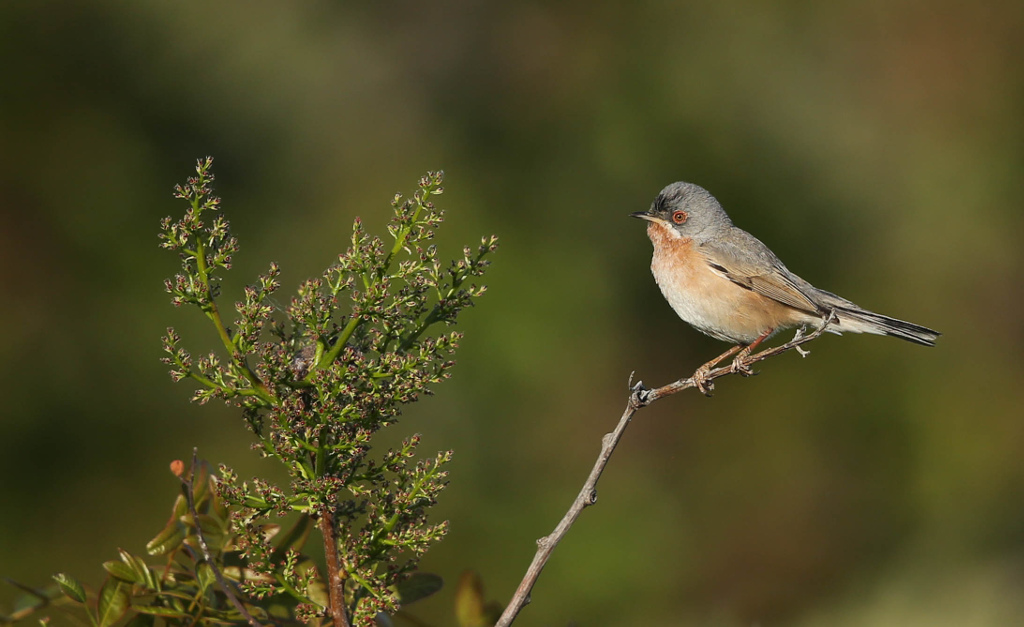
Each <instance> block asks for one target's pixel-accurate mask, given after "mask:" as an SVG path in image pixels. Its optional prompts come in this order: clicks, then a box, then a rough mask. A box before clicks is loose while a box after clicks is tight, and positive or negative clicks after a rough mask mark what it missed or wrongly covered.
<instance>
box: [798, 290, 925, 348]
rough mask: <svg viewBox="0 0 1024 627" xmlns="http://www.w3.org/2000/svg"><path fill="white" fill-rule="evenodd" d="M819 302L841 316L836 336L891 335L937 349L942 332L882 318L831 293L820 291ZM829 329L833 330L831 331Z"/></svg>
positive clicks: (880, 315) (835, 329) (886, 317)
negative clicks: (857, 334)
mask: <svg viewBox="0 0 1024 627" xmlns="http://www.w3.org/2000/svg"><path fill="white" fill-rule="evenodd" d="M817 292H818V296H819V302H821V303H822V304H823V305H824V306H826V307H832V308H834V309H835V310H836V315H838V316H839V322H838V324H836V325H835V328H834V331H835V332H837V333H843V332H850V333H873V334H875V335H890V336H892V337H898V338H900V339H901V340H906V341H908V342H913V343H914V344H921V345H922V346H935V340H937V339H938V338H939V336H940V335H942V334H941V333H939V332H938V331H936V330H934V329H929V328H928V327H923V326H921V325H919V324H914V323H913V322H906V321H903V320H897V319H896V318H890V317H889V316H883V315H882V314H877V313H875V312H873V311H868V310H867V309H863V308H861V307H859V306H857V305H855V304H854V303H851V302H850V301H848V300H846V299H845V298H843V297H842V296H837V295H835V294H833V293H832V292H826V291H825V290H817ZM830 330H832V329H831V328H830Z"/></svg>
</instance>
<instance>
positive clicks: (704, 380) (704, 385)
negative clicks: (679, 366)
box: [693, 364, 715, 396]
mask: <svg viewBox="0 0 1024 627" xmlns="http://www.w3.org/2000/svg"><path fill="white" fill-rule="evenodd" d="M709 372H711V368H710V367H709V366H708V364H704V365H703V366H701V367H700V368H697V371H696V372H694V373H693V384H694V385H696V386H697V389H698V390H700V393H701V394H703V395H704V396H711V392H712V390H714V389H715V382H714V381H710V380H709V379H708V373H709Z"/></svg>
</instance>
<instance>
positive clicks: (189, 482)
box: [178, 448, 263, 627]
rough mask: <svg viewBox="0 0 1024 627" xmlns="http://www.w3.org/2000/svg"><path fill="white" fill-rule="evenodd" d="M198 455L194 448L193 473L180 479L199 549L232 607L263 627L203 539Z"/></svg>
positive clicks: (254, 623) (249, 620) (183, 475)
mask: <svg viewBox="0 0 1024 627" xmlns="http://www.w3.org/2000/svg"><path fill="white" fill-rule="evenodd" d="M198 454H199V449H197V448H193V449H192V472H191V474H190V475H189V477H188V479H186V478H185V474H186V473H182V474H181V475H180V476H179V477H178V479H180V480H181V485H182V487H183V488H185V489H184V490H183V492H184V493H185V500H187V501H188V511H189V513H191V514H192V522H194V523H195V524H196V538H198V539H199V548H200V549H202V551H203V557H204V558H205V559H206V563H207V564H208V565H209V566H210V570H212V571H213V576H214V577H216V578H217V585H219V586H220V589H221V590H223V591H224V594H225V595H226V596H227V597H228V601H231V605H234V606H235V609H236V610H238V613H239V614H241V615H242V616H243V617H244V618H245V620H247V621H248V622H249V624H250V625H252V627H263V626H262V625H261V624H260V623H259V622H258V621H257V620H256V619H255V618H253V617H252V614H250V613H249V612H248V611H247V610H246V609H245V606H244V605H242V602H241V601H239V600H238V597H236V596H235V592H234V590H232V589H231V586H229V585H228V582H227V580H226V579H225V578H224V575H223V574H222V573H221V572H220V569H219V568H217V564H216V562H214V561H213V556H212V555H211V554H210V547H209V546H208V545H207V544H206V538H204V537H203V530H202V528H201V527H200V525H199V512H197V511H196V500H195V497H194V496H193V490H194V489H195V486H194V484H193V482H194V480H195V475H196V457H197V456H198Z"/></svg>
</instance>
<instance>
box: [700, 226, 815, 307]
mask: <svg viewBox="0 0 1024 627" xmlns="http://www.w3.org/2000/svg"><path fill="white" fill-rule="evenodd" d="M698 250H699V251H700V252H701V253H702V255H703V256H704V259H705V261H706V262H707V264H708V265H709V266H711V269H712V270H714V271H716V272H718V273H719V274H721V275H723V276H725V277H726V278H727V279H729V280H730V281H732V282H733V283H735V284H736V285H739V286H740V287H742V288H744V289H748V290H752V291H754V292H757V293H758V294H761V295H762V296H767V297H768V298H771V299H772V300H775V301H778V302H780V303H782V304H783V305H788V306H790V307H793V308H794V309H799V310H801V311H806V312H808V313H814V314H816V313H820V311H821V307H819V306H818V305H817V304H815V302H814V301H813V300H812V299H811V297H810V296H808V294H809V293H813V291H812V290H813V289H814V288H813V287H811V285H810V284H809V283H807V281H804V280H803V279H801V278H800V277H798V276H796V275H795V274H793V273H792V272H790V271H789V269H787V268H786V266H785V265H784V264H783V263H782V262H781V261H780V260H779V258H778V257H776V256H775V253H773V252H772V251H771V250H770V249H769V248H768V247H767V246H765V245H764V244H763V243H761V240H759V239H757V238H756V237H754V236H753V235H751V234H749V233H747V232H746V231H744V230H742V229H739V228H736V227H733V228H732V229H730V233H729V236H728V237H722V238H718V239H716V240H715V241H706V242H703V243H701V244H700V245H699V246H698Z"/></svg>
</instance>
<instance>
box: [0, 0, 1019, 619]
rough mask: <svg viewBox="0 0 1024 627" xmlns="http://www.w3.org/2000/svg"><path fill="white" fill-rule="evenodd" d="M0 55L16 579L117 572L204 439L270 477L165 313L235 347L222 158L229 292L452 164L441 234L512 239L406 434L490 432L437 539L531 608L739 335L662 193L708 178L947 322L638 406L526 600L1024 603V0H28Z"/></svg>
mask: <svg viewBox="0 0 1024 627" xmlns="http://www.w3.org/2000/svg"><path fill="white" fill-rule="evenodd" d="M0 60H2V61H3V68H4V70H3V84H2V86H0V207H2V213H0V264H2V268H3V270H2V272H0V281H2V283H0V287H2V294H3V304H2V306H0V369H2V370H0V397H2V399H3V400H2V409H0V412H2V413H0V575H3V576H9V577H13V578H16V579H18V580H19V581H22V582H25V583H29V584H42V583H45V582H46V581H47V580H48V577H49V575H50V574H51V573H53V572H56V571H59V570H60V571H67V572H69V573H71V574H72V575H74V576H76V577H79V578H81V579H83V580H85V581H88V582H92V583H97V582H98V581H99V580H100V578H101V574H102V571H101V569H100V567H99V565H100V563H101V562H102V561H103V560H106V559H111V558H114V557H115V555H116V553H115V551H116V548H117V547H124V548H126V549H129V550H131V551H133V552H142V550H143V545H144V543H145V541H146V540H148V539H149V538H150V537H151V536H152V535H154V534H155V532H156V531H157V530H159V529H160V528H161V526H162V524H163V522H164V521H165V520H166V517H167V515H168V514H169V508H170V502H171V500H172V499H173V496H174V494H175V493H176V491H177V481H176V479H175V478H174V477H173V476H172V475H171V474H170V473H169V472H168V470H167V464H168V462H169V461H170V460H172V459H174V458H184V457H187V456H188V455H189V454H190V452H191V448H192V446H198V447H199V451H200V454H201V455H202V456H203V457H206V458H208V459H210V460H212V461H215V462H219V461H223V462H227V463H229V464H231V465H233V466H234V467H235V468H236V469H238V470H239V471H240V473H241V474H242V475H243V476H246V475H252V474H255V473H261V474H266V473H267V472H269V470H268V466H267V464H266V463H265V462H262V461H261V460H259V459H257V458H256V456H255V454H253V453H252V452H250V451H249V449H248V445H249V441H250V438H249V434H248V432H247V431H246V430H245V429H244V427H243V424H242V421H241V420H240V418H239V416H238V414H237V412H235V411H231V410H229V409H226V408H224V407H217V406H214V405H210V406H204V407H199V406H193V405H190V404H189V403H188V400H187V399H188V397H189V395H190V388H189V386H188V385H186V384H181V385H174V384H172V383H171V381H170V379H169V378H168V376H167V373H166V370H167V369H166V367H164V366H163V365H162V364H160V363H159V361H158V359H159V357H160V341H159V338H160V335H161V333H162V332H163V331H164V329H165V327H167V326H168V325H174V326H176V327H177V328H178V329H179V331H180V332H181V333H182V335H183V336H184V337H185V343H186V345H187V346H189V347H190V348H192V349H193V350H194V351H195V352H201V351H202V350H203V349H206V348H208V347H211V346H214V343H213V342H214V339H215V338H214V335H213V333H212V331H211V329H209V328H207V324H206V323H205V321H204V320H203V319H201V316H200V315H199V314H198V313H197V312H194V311H187V310H176V309H174V308H172V307H171V306H170V304H169V297H168V296H167V295H165V294H164V293H163V290H162V280H163V278H164V277H166V276H169V275H171V274H172V273H173V272H174V271H175V267H176V260H175V259H174V258H173V256H172V255H169V254H166V253H164V252H163V251H161V250H159V249H158V248H157V239H156V233H157V228H158V221H159V219H160V218H162V217H164V216H166V215H178V214H179V213H180V212H181V211H182V209H183V205H182V204H181V203H180V201H175V200H173V199H172V197H171V191H172V186H173V185H174V184H175V183H177V182H181V181H183V180H184V178H185V177H186V176H188V174H189V173H190V172H191V171H192V168H193V167H194V163H195V159H196V158H198V157H202V156H205V155H208V154H209V155H213V156H215V158H216V160H217V161H216V166H215V167H216V172H217V175H218V192H219V194H220V195H221V196H222V197H223V198H224V206H225V209H226V211H227V213H228V214H229V217H230V218H231V219H232V220H233V224H234V229H235V232H236V234H237V235H238V236H239V238H240V239H241V243H242V251H241V253H240V254H239V255H238V256H237V257H236V266H235V270H234V271H233V272H232V273H231V275H229V280H228V281H227V282H226V283H225V297H226V298H227V299H229V302H232V301H233V300H234V299H236V298H238V296H239V294H240V290H241V286H242V285H244V284H245V283H246V282H248V281H251V280H252V279H253V277H254V276H255V274H256V273H257V272H259V271H262V270H263V269H265V267H266V264H267V263H268V262H269V261H271V260H275V261H278V262H280V263H281V264H282V266H283V268H284V276H283V283H284V286H285V288H284V289H283V290H282V292H281V293H280V297H281V299H282V300H283V301H286V300H287V298H288V294H289V293H290V292H291V291H292V290H294V288H295V286H297V284H298V283H299V282H300V281H301V280H302V279H304V278H306V277H309V276H312V275H315V274H317V273H318V272H319V271H320V270H321V269H322V268H323V267H324V266H326V265H327V264H328V263H330V262H331V261H332V260H333V259H334V258H335V255H336V253H338V252H340V251H341V250H343V249H344V248H345V246H346V242H347V238H348V233H349V229H350V226H351V221H352V219H353V217H354V216H356V215H361V216H363V217H364V219H365V220H366V222H367V223H368V225H369V226H370V227H371V228H373V229H376V231H377V232H382V226H383V224H384V221H385V220H386V218H387V215H388V211H389V205H388V203H389V201H390V199H391V196H392V194H394V193H395V192H396V191H403V192H408V191H411V190H412V189H413V188H414V184H415V181H416V178H417V177H418V176H419V175H420V174H422V173H423V172H425V171H426V170H428V169H437V168H443V169H445V170H446V172H447V175H448V176H447V185H446V189H447V192H446V194H445V196H444V197H443V198H442V202H443V203H444V204H443V206H444V207H445V208H446V209H447V210H448V223H447V224H446V226H445V228H444V229H443V230H442V234H441V237H440V245H441V247H442V249H445V250H448V251H450V252H451V253H453V254H454V253H457V252H458V251H459V250H460V247H461V245H462V244H463V243H474V242H476V241H477V240H478V237H479V236H480V235H483V234H490V233H496V234H498V235H499V236H500V237H501V239H502V248H501V249H500V251H499V253H498V254H497V255H496V256H495V257H494V266H493V268H492V271H491V272H490V274H489V276H488V277H487V278H488V281H487V282H488V284H489V285H490V288H491V289H490V291H489V292H488V294H487V295H486V296H485V297H484V298H483V299H482V300H481V302H480V305H479V306H478V307H477V308H475V309H473V310H470V311H468V312H467V313H466V315H465V317H464V319H465V324H464V325H463V327H462V328H463V330H464V331H465V332H466V339H465V341H464V342H463V346H464V348H463V350H462V351H461V355H460V357H459V366H458V367H457V368H456V370H455V376H454V379H453V380H452V381H451V382H449V383H447V384H444V385H442V386H441V387H440V388H439V389H438V393H437V395H436V396H434V397H431V398H427V399H425V400H423V401H422V402H420V403H418V404H416V405H413V406H411V407H409V409H408V411H407V412H406V415H405V418H404V420H403V422H401V423H400V425H399V426H398V427H396V428H395V436H396V437H397V435H400V434H402V433H411V432H422V433H424V434H425V437H424V445H423V452H424V453H425V454H429V452H430V451H431V450H436V449H442V448H453V449H455V451H456V458H455V461H454V462H453V464H452V467H451V486H450V488H449V489H448V490H447V491H446V492H445V494H444V495H443V497H442V502H441V504H440V505H439V506H438V508H437V516H439V517H441V516H443V517H447V518H449V519H450V520H451V523H452V526H451V529H452V531H451V534H450V535H449V537H448V538H447V539H446V540H444V541H443V542H442V543H441V544H439V545H438V546H437V547H436V548H435V549H434V550H433V551H432V552H431V553H430V554H429V555H428V556H427V558H426V560H425V561H424V564H423V567H424V568H425V569H427V570H430V571H433V572H437V573H440V574H442V575H443V576H445V578H446V579H447V580H448V581H449V582H454V581H455V580H456V579H457V577H458V574H459V573H460V572H461V571H462V570H464V569H467V568H474V569H477V570H478V571H480V573H481V574H482V576H483V578H484V581H485V582H486V585H487V593H488V596H489V597H492V598H495V599H497V600H500V601H501V602H503V603H504V602H506V601H507V600H508V598H509V596H510V595H511V593H512V591H513V590H514V588H515V586H516V584H517V583H518V581H519V579H520V578H521V576H522V574H523V572H524V571H525V568H526V566H527V564H528V563H529V560H530V559H531V557H532V555H533V552H534V540H535V539H536V538H537V537H539V536H541V535H544V534H546V533H548V532H549V531H550V530H551V529H552V528H553V526H554V525H555V523H556V522H557V521H558V519H559V518H560V517H561V515H562V513H563V512H564V510H565V508H566V507H567V506H568V505H569V503H570V501H571V500H572V499H573V497H574V496H575V495H576V492H577V490H578V489H579V487H580V485H581V483H582V481H583V479H584V478H585V476H586V474H587V472H588V471H589V469H590V466H591V464H592V463H593V461H594V459H595V457H596V454H597V451H598V448H599V444H600V437H601V435H602V434H604V433H605V432H606V431H608V430H610V429H611V428H612V426H613V425H614V423H615V421H616V420H617V418H618V416H619V414H620V412H621V410H622V408H623V405H624V401H625V398H626V394H627V392H626V385H627V379H628V377H629V374H630V372H632V371H634V370H635V371H636V373H637V376H638V377H640V378H642V379H643V380H644V381H645V382H646V383H648V384H652V385H653V384H662V383H666V382H668V381H670V380H672V379H674V378H676V377H679V376H682V375H686V374H689V373H690V372H692V371H693V369H694V368H695V367H696V366H697V365H699V364H700V363H702V362H703V361H705V360H706V359H708V358H710V357H711V356H713V355H716V354H718V353H719V352H720V351H721V350H722V349H723V348H724V345H722V344H720V343H718V342H715V341H714V340H710V339H708V338H705V337H703V336H701V335H699V334H698V333H697V332H695V331H693V330H691V329H690V328H689V327H687V326H686V325H684V324H683V323H682V322H680V321H679V320H678V319H677V318H676V317H675V315H674V314H673V313H672V311H671V310H670V309H669V307H668V305H667V304H665V302H664V301H663V300H662V298H661V296H660V294H659V293H658V290H657V287H656V286H655V284H654V282H653V280H652V278H651V276H650V272H649V270H648V264H649V258H650V244H649V242H648V241H647V239H646V237H645V234H644V229H643V225H642V224H640V223H638V222H636V221H634V220H630V219H628V218H627V217H626V216H627V214H628V213H630V212H632V211H636V210H639V209H644V208H646V207H647V205H648V204H649V203H650V201H651V200H652V199H653V198H654V196H655V194H656V193H657V192H658V191H659V190H660V189H661V188H662V187H663V186H664V185H666V184H667V183H670V182H672V181H676V180H687V181H692V182H695V183H698V184H700V185H702V186H704V187H706V188H708V189H709V190H711V192H712V193H714V194H715V195H716V196H717V197H718V199H719V200H720V201H721V202H722V204H723V205H724V206H725V207H726V209H727V210H728V211H729V212H730V214H731V215H732V217H733V218H734V220H735V222H736V223H737V224H738V225H739V226H741V227H743V228H746V229H747V230H749V231H751V232H753V233H754V234H755V235H757V236H758V237H759V238H760V239H762V240H763V241H765V242H766V243H767V244H768V245H769V246H771V247H772V248H773V249H774V250H775V251H776V253H778V254H779V256H780V257H781V258H782V259H784V260H785V261H786V263H787V265H788V266H789V267H790V268H791V269H792V270H794V271H795V272H797V273H799V274H801V275H802V276H803V277H804V278H806V279H808V280H810V281H811V282H813V283H815V284H817V285H819V286H820V287H823V288H826V289H829V290H833V291H836V292H838V293H840V294H842V295H844V296H846V297H848V298H850V299H852V300H854V301H856V302H857V303H859V304H861V305H863V306H865V307H868V308H871V309H875V310H877V311H881V312H883V313H887V314H890V315H893V316H897V317H900V318H904V319H908V320H911V321H913V322H917V323H921V324H925V325H928V326H931V327H934V328H936V329H939V330H941V331H943V332H944V333H945V335H944V337H942V338H941V340H940V342H939V346H938V347H937V348H935V349H925V348H921V347H918V346H913V345H911V344H907V343H903V342H898V341H895V340H892V339H888V338H880V337H871V336H846V337H843V338H838V337H834V336H829V337H825V338H823V339H821V340H819V341H817V342H815V343H814V344H813V345H812V346H811V347H810V348H811V349H812V351H813V354H812V355H811V356H810V357H809V358H807V359H806V360H804V359H800V358H799V357H798V356H797V355H796V354H795V353H792V354H787V355H785V356H783V357H781V358H778V359H775V360H772V361H769V362H767V363H765V364H763V366H762V368H761V371H762V373H761V375H760V376H758V377H755V378H751V379H739V378H728V379H724V380H721V381H719V383H718V392H717V394H716V395H715V397H714V398H712V399H707V398H704V397H702V396H700V395H699V394H697V393H695V392H689V393H686V394H683V395H680V396H676V397H673V398H671V399H667V400H665V401H662V402H659V403H658V404H656V405H655V406H653V407H651V408H649V409H646V410H644V411H643V412H641V413H640V414H639V416H638V417H637V419H636V420H635V422H634V424H633V425H632V426H631V427H630V429H629V431H628V432H627V434H626V438H625V440H624V442H623V444H622V445H621V447H620V448H619V450H618V451H617V453H616V455H615V457H614V458H613V460H612V463H611V465H610V466H609V469H608V471H607V472H606V474H605V477H604V479H603V480H602V483H601V485H600V501H599V504H598V506H597V507H595V508H592V509H590V510H588V511H587V512H586V513H585V514H584V516H583V517H582V518H581V519H580V521H579V522H578V523H577V525H576V527H575V528H574V529H573V530H572V532H571V533H570V534H569V536H568V537H567V539H566V540H565V541H564V543H563V544H562V545H561V546H559V548H558V550H557V552H556V553H555V555H554V558H553V560H552V561H551V562H550V564H549V566H548V568H547V570H545V572H544V574H543V576H542V577H541V579H540V581H539V583H538V586H537V588H536V590H535V593H534V595H533V603H532V604H531V605H530V606H528V607H527V608H526V610H524V613H523V614H522V615H521V617H520V621H519V623H521V624H523V625H566V624H569V623H570V622H572V621H575V624H578V625H613V626H640V625H722V626H733V625H736V626H748V625H794V626H809V625H840V626H845V625H851V626H852V625H882V626H886V625H930V626H934V625H950V626H954V625H955V626H958V627H959V626H965V625H1011V624H1024V410H1022V404H1024V359H1022V354H1024V323H1022V318H1021V311H1022V307H1024V302H1022V301H1024V296H1022V294H1024V292H1022V287H1021V286H1022V279H1024V241H1022V240H1024V237H1022V234H1024V218H1022V211H1021V209H1022V207H1021V200H1020V198H1021V187H1022V186H1021V181H1022V174H1024V123H1022V121H1024V116H1022V112H1024V64H1022V61H1024V4H1022V3H1021V2H1019V1H1016V0H1006V1H1004V2H999V1H992V2H976V3H960V2H924V1H919V2H912V1H906V2H891V1H883V0H875V1H868V2H845V1H840V2H830V3H814V2H795V1H792V2H779V3H771V4H769V3H762V2H754V1H742V0H719V1H717V2H691V3H669V2H632V3H600V2H598V3H594V2H558V3H546V2H518V3H484V2H473V1H471V0H462V1H458V0H456V1H449V2H432V3H417V2H375V3H343V2H328V1H319V2H302V3H299V2H295V3H282V2H270V1H258V2H252V1H250V2H181V1H178V2H169V1H150V2H138V1H136V0H111V1H92V2H87V1H84V0H82V1H45V0H32V1H29V0H8V1H6V2H4V3H3V5H2V7H0ZM13 596H14V594H13V591H12V590H11V589H3V590H2V591H0V603H7V602H9V601H10V599H11V598H13ZM451 603H452V590H451V587H449V589H447V590H446V591H444V592H442V593H441V594H439V595H438V596H436V597H435V598H432V599H430V600H428V601H425V602H423V603H422V604H419V605H417V606H413V608H412V609H414V611H415V612H414V613H416V614H417V615H419V616H420V617H422V618H424V619H425V620H427V621H429V622H430V623H431V624H432V625H436V626H438V627H441V626H444V625H453V624H454V623H453V620H452V618H451ZM517 624H518V623H517Z"/></svg>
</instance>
